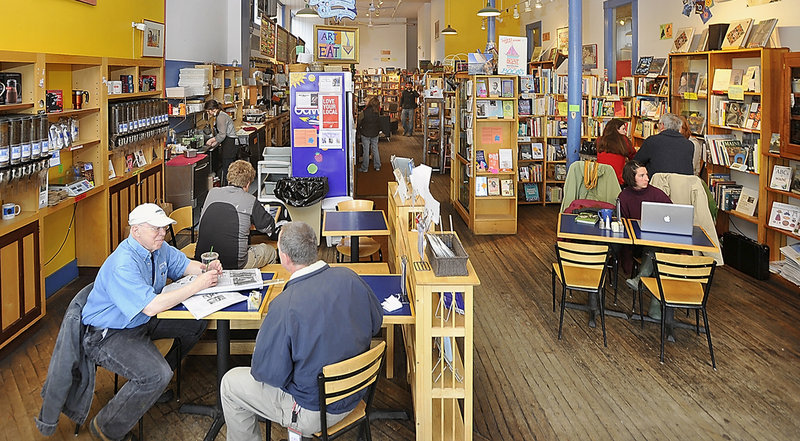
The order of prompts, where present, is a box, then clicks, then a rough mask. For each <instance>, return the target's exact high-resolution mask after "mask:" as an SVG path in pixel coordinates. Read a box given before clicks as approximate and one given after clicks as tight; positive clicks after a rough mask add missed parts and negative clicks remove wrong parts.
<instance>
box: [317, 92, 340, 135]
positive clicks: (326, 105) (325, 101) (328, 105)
mask: <svg viewBox="0 0 800 441" xmlns="http://www.w3.org/2000/svg"><path fill="white" fill-rule="evenodd" d="M339 98H340V96H339V95H323V96H322V99H321V100H320V115H321V116H322V127H321V128H322V129H333V130H338V129H339V128H340V127H341V125H340V119H341V115H342V112H341V108H340V99H339Z"/></svg>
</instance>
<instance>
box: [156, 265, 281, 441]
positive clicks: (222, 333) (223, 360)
mask: <svg viewBox="0 0 800 441" xmlns="http://www.w3.org/2000/svg"><path fill="white" fill-rule="evenodd" d="M274 276H275V274H274V273H270V272H262V273H261V277H262V278H263V279H264V280H265V281H266V280H272V278H273V277H274ZM277 289H282V288H276V285H270V286H265V287H263V288H262V289H261V305H260V307H259V308H258V309H257V310H249V309H248V308H247V302H239V303H236V304H233V305H230V306H228V307H227V308H224V309H222V310H220V311H217V312H214V313H212V314H210V315H208V316H206V317H204V319H208V320H216V321H217V391H219V386H220V384H221V383H222V377H223V376H224V375H225V373H226V372H228V358H229V357H230V352H231V335H230V329H231V328H230V326H231V324H230V321H231V320H260V319H261V318H262V317H263V316H264V314H266V309H267V305H268V304H269V301H268V299H272V298H273V297H274V296H275V295H276V294H274V291H276V290H277ZM249 291H250V290H248V292H249ZM156 317H158V318H164V319H185V320H196V319H195V318H194V316H193V315H192V314H191V313H190V312H189V311H188V310H187V309H186V307H185V306H183V305H182V304H179V305H177V306H175V307H173V308H172V309H169V310H167V311H164V312H162V313H160V314H158V315H157V316H156ZM180 412H181V413H189V414H194V415H204V416H208V417H211V418H213V421H212V423H211V427H210V428H209V429H208V432H206V436H205V438H204V440H205V441H213V440H214V439H215V438H216V437H217V434H218V433H219V430H220V429H221V428H222V425H223V424H224V423H225V419H224V417H223V414H222V404H221V402H220V398H219V393H218V394H217V403H216V404H215V405H213V406H207V405H197V404H184V405H182V406H181V408H180Z"/></svg>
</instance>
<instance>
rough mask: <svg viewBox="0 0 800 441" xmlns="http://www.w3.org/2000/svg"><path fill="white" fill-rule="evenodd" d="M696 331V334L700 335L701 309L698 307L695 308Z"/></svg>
mask: <svg viewBox="0 0 800 441" xmlns="http://www.w3.org/2000/svg"><path fill="white" fill-rule="evenodd" d="M687 312H688V310H687ZM694 332H695V334H697V335H700V311H698V310H696V309H695V310H694Z"/></svg>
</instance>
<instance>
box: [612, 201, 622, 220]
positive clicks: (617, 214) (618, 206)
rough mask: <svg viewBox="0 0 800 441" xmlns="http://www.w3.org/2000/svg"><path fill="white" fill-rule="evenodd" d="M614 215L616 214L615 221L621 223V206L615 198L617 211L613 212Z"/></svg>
mask: <svg viewBox="0 0 800 441" xmlns="http://www.w3.org/2000/svg"><path fill="white" fill-rule="evenodd" d="M614 214H616V216H617V221H619V222H621V221H622V206H621V205H620V203H619V198H617V209H616V211H615V212H614Z"/></svg>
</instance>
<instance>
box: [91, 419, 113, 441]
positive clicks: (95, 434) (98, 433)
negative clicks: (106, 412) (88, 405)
mask: <svg viewBox="0 0 800 441" xmlns="http://www.w3.org/2000/svg"><path fill="white" fill-rule="evenodd" d="M89 434H90V435H92V439H94V440H98V441H112V439H111V438H109V437H107V436H106V435H105V434H104V433H103V431H102V430H100V427H99V426H98V425H97V417H96V416H95V417H94V418H92V422H91V423H89Z"/></svg>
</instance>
